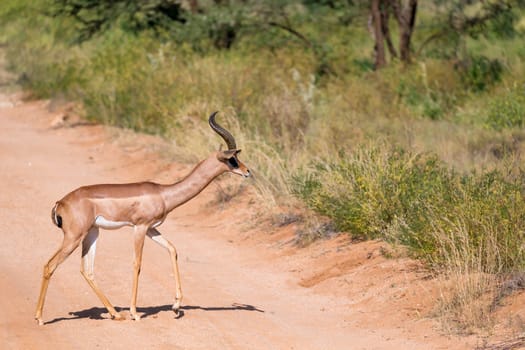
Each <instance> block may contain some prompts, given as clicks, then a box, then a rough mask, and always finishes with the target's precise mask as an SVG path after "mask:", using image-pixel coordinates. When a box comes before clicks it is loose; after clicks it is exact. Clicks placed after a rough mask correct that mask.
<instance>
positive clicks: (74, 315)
mask: <svg viewBox="0 0 525 350" xmlns="http://www.w3.org/2000/svg"><path fill="white" fill-rule="evenodd" d="M171 306H172V305H171V304H167V305H160V306H147V307H137V312H138V313H139V314H140V317H141V318H143V319H144V318H148V317H152V316H155V315H157V314H159V313H161V312H173V310H172V308H171ZM115 310H117V312H121V311H129V307H127V308H124V307H118V306H117V307H115ZM193 310H201V311H206V312H214V311H249V312H260V313H264V310H261V309H259V308H257V307H255V306H253V305H248V304H238V303H234V304H232V305H230V306H199V305H183V306H181V308H180V309H179V310H178V311H177V312H175V318H176V319H179V318H182V317H184V315H185V311H193ZM69 315H70V317H58V318H55V319H54V320H51V321H48V322H46V323H45V324H52V323H57V322H61V321H68V320H78V319H90V320H105V319H108V318H109V316H108V311H107V309H106V308H104V307H92V308H89V309H85V310H80V311H73V312H70V313H69Z"/></svg>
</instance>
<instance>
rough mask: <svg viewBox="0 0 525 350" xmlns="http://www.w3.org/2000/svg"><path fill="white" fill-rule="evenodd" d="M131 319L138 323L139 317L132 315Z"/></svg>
mask: <svg viewBox="0 0 525 350" xmlns="http://www.w3.org/2000/svg"><path fill="white" fill-rule="evenodd" d="M131 319H132V320H135V321H140V316H139V315H138V314H134V315H133V314H132V315H131Z"/></svg>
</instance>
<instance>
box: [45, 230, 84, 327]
mask: <svg viewBox="0 0 525 350" xmlns="http://www.w3.org/2000/svg"><path fill="white" fill-rule="evenodd" d="M73 237H76V236H74V235H68V234H67V233H66V232H64V240H63V241H62V246H61V247H60V248H59V249H58V250H57V251H56V252H55V254H54V255H53V256H52V257H51V258H50V259H49V260H48V262H47V263H46V265H45V266H44V273H43V275H42V284H41V287H40V296H39V297H38V304H37V307H36V314H35V319H36V320H37V322H38V324H39V325H41V326H42V325H43V324H44V321H43V320H42V310H43V308H44V302H45V299H46V294H47V287H48V286H49V280H50V279H51V276H53V273H54V272H55V270H56V268H57V267H58V265H60V264H61V263H62V262H63V261H64V260H66V258H67V257H68V256H69V255H71V253H73V251H74V250H75V249H76V248H77V247H78V245H79V243H80V240H79V239H74V238H73Z"/></svg>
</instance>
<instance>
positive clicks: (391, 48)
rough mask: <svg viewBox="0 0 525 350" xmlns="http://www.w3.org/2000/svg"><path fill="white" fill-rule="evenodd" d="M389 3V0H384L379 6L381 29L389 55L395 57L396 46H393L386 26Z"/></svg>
mask: <svg viewBox="0 0 525 350" xmlns="http://www.w3.org/2000/svg"><path fill="white" fill-rule="evenodd" d="M389 5H390V2H389V1H388V0H387V1H384V4H383V6H381V8H380V11H381V30H382V31H383V36H384V38H385V40H386V44H387V47H388V51H389V52H390V55H391V56H392V57H396V58H397V51H396V48H395V47H394V44H393V43H392V37H391V36H390V29H389V27H388V25H389V23H388V21H389V7H390V6H389Z"/></svg>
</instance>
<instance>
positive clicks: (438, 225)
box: [293, 145, 525, 272]
mask: <svg viewBox="0 0 525 350" xmlns="http://www.w3.org/2000/svg"><path fill="white" fill-rule="evenodd" d="M524 184H525V177H524V176H523V175H520V176H516V177H514V178H507V177H505V176H503V175H502V174H501V173H500V172H497V171H493V172H487V173H481V174H476V173H471V174H466V175H462V174H459V173H457V172H455V171H453V170H450V169H448V167H446V166H445V164H444V163H442V162H441V161H440V160H439V159H438V158H437V157H436V156H434V155H429V154H411V153H409V152H406V151H403V150H400V149H397V148H390V149H389V148H388V147H386V146H385V145H383V146H382V147H360V148H359V149H357V150H356V151H355V152H353V153H352V154H348V155H346V154H342V155H341V156H340V157H339V158H338V159H337V160H336V161H334V162H331V163H317V164H314V166H313V168H312V169H311V170H310V171H308V172H306V171H304V170H303V172H302V173H298V174H296V176H295V177H294V185H293V188H294V193H295V194H296V195H298V196H299V197H300V198H301V199H303V200H304V201H305V202H306V204H307V205H308V206H309V207H311V208H312V209H314V210H316V211H318V212H319V213H321V214H323V215H326V216H328V217H330V218H331V219H332V220H333V221H334V223H335V225H336V227H337V229H339V230H342V231H347V232H349V233H350V234H351V235H352V236H353V237H356V238H366V239H368V238H378V237H379V238H383V239H386V240H389V241H394V242H398V243H401V244H404V245H406V246H408V247H410V249H411V251H412V252H413V253H414V254H415V255H416V256H420V257H422V258H424V259H426V260H427V261H429V262H430V263H432V264H434V265H436V266H442V265H448V264H451V262H450V257H451V256H455V255H457V254H455V255H454V254H453V252H454V251H457V249H459V250H460V251H463V250H465V252H466V253H468V254H467V257H468V260H465V258H466V257H465V256H461V259H459V260H454V263H457V264H461V263H462V261H467V262H468V263H470V262H473V261H475V262H476V264H479V265H480V266H481V267H482V268H483V271H487V272H488V271H490V272H494V271H498V272H500V271H512V270H513V269H516V268H520V267H523V266H525V251H524V249H523V248H522V244H521V242H522V239H523V235H524V230H523V228H522V227H521V224H520V223H521V222H522V220H524V219H525V201H524V200H523V198H522V188H523V185H524Z"/></svg>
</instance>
